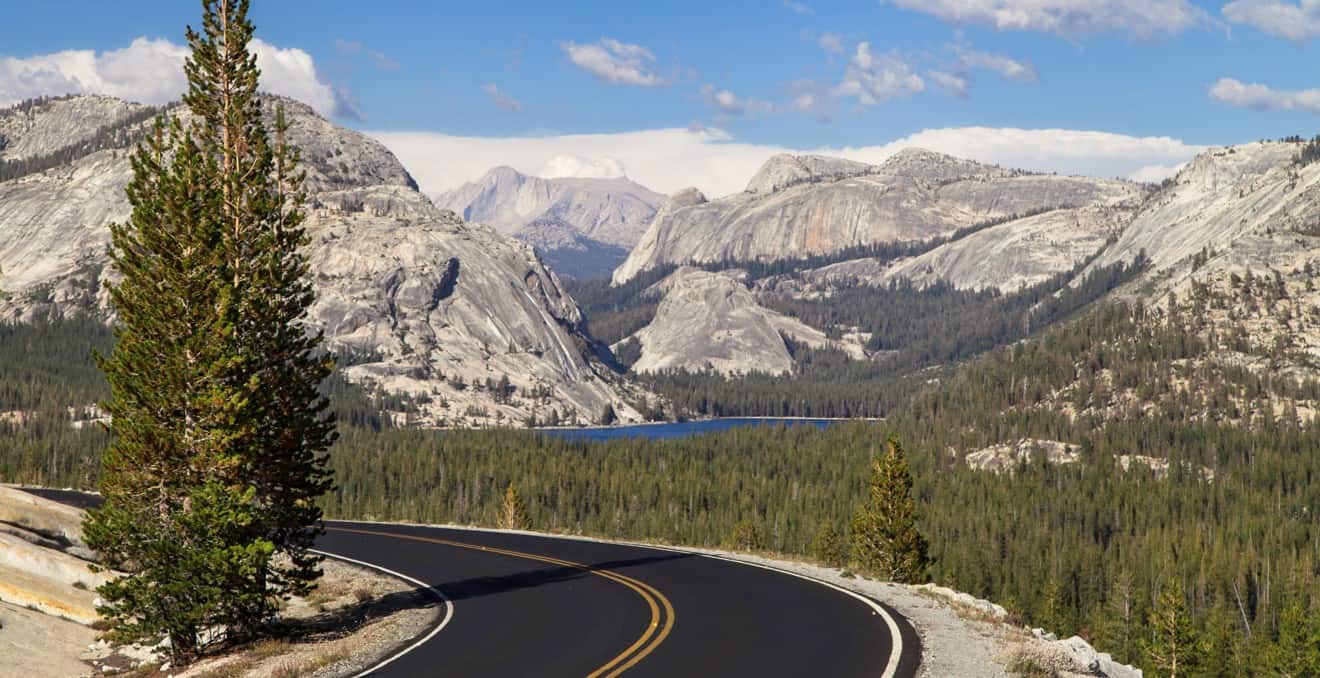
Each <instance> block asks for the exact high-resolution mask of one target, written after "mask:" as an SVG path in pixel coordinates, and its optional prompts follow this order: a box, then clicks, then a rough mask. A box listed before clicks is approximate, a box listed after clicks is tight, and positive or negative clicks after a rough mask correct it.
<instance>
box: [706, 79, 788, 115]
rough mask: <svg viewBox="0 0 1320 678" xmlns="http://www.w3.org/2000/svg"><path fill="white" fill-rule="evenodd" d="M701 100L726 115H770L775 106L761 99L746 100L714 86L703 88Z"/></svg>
mask: <svg viewBox="0 0 1320 678" xmlns="http://www.w3.org/2000/svg"><path fill="white" fill-rule="evenodd" d="M701 99H702V101H705V102H706V105H707V106H709V107H711V108H713V109H715V110H717V111H719V112H720V113H723V114H725V115H738V116H741V115H748V114H756V113H769V112H771V111H773V110H774V108H775V107H774V105H773V104H771V103H770V102H768V101H761V100H760V99H744V98H742V97H739V96H738V95H736V94H734V93H733V92H730V91H729V90H727V89H717V88H716V87H715V86H714V85H703V86H702V87H701Z"/></svg>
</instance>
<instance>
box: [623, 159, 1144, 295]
mask: <svg viewBox="0 0 1320 678" xmlns="http://www.w3.org/2000/svg"><path fill="white" fill-rule="evenodd" d="M1139 192H1140V189H1139V188H1138V187H1137V186H1135V185H1134V184H1131V183H1129V182H1124V181H1117V180H1105V179H1092V178H1086V177H1065V176H1056V175H1047V174H1032V173H1028V172H1024V171H1021V170H1008V169H1003V168H1000V167H994V166H990V165H983V164H980V163H976V162H972V161H969V160H962V159H959V158H954V157H952V156H948V155H943V154H939V153H932V152H930V151H924V150H920V149H909V150H906V151H902V152H900V153H897V154H895V155H894V156H892V157H890V158H889V159H888V160H886V161H885V162H884V163H882V164H880V165H866V164H863V163H857V162H852V161H846V160H840V159H836V158H825V157H820V156H792V155H778V156H775V157H773V158H771V159H770V160H768V161H767V162H766V163H765V165H764V166H762V167H761V169H760V170H759V171H757V173H756V175H755V176H754V177H753V178H752V180H751V181H750V182H749V183H748V185H747V188H746V190H744V191H743V192H741V193H736V194H734V195H730V196H727V197H724V198H720V199H718V200H714V201H706V200H704V199H701V200H695V199H691V198H695V197H696V196H695V195H693V193H691V192H689V193H688V194H687V195H688V197H689V200H687V201H685V202H683V203H680V204H676V205H674V206H673V207H672V208H670V209H662V210H661V212H660V213H659V214H657V216H656V218H655V219H654V220H653V221H652V222H651V226H650V228H649V229H647V232H646V234H645V235H644V236H643V237H642V239H641V241H640V242H639V243H638V244H637V246H636V247H635V248H634V249H633V251H632V253H631V254H630V255H629V257H628V259H627V261H625V262H624V263H623V264H622V265H621V266H619V268H618V269H616V270H615V272H614V275H613V281H614V283H615V284H622V283H624V282H626V281H628V280H629V279H631V278H633V277H634V276H636V275H637V274H638V273H641V272H642V271H646V270H649V269H653V268H657V267H659V266H663V265H666V264H687V263H711V262H719V261H729V262H742V261H764V260H769V259H782V258H792V257H805V256H809V255H815V254H826V253H830V252H835V251H838V250H842V249H844V248H848V247H856V246H863V245H872V244H877V243H885V242H895V241H921V240H930V239H933V238H937V237H943V236H949V235H952V234H953V233H955V232H956V231H957V230H958V229H964V228H969V227H972V226H975V225H977V224H981V223H984V222H987V221H990V220H1005V219H1008V218H1009V217H1012V216H1014V215H1025V214H1035V213H1039V212H1042V211H1045V210H1053V209H1060V208H1078V207H1084V206H1091V205H1116V204H1119V203H1123V202H1128V201H1131V200H1132V199H1133V198H1134V197H1136V196H1137V195H1138V194H1139ZM1079 216H1080V215H1079ZM1085 230H1095V229H1091V228H1087V229H1085Z"/></svg>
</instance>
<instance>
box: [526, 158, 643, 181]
mask: <svg viewBox="0 0 1320 678" xmlns="http://www.w3.org/2000/svg"><path fill="white" fill-rule="evenodd" d="M627 175H628V173H627V172H626V171H624V168H623V163H622V162H620V161H619V159H618V158H609V157H605V158H593V159H587V158H583V157H581V156H576V155H557V156H555V157H553V158H551V159H550V160H549V161H547V162H546V163H545V166H544V167H542V168H541V171H540V172H537V173H536V176H539V177H545V178H547V179H554V178H557V177H574V178H579V179H614V178H617V177H623V176H627Z"/></svg>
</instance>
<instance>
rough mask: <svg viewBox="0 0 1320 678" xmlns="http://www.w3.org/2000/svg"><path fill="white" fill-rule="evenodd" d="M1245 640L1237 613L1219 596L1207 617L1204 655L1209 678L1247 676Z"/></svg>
mask: <svg viewBox="0 0 1320 678" xmlns="http://www.w3.org/2000/svg"><path fill="white" fill-rule="evenodd" d="M1246 650H1247V647H1246V637H1245V635H1244V632H1243V628H1242V622H1241V621H1239V620H1238V617H1237V611H1236V610H1234V609H1233V608H1232V607H1230V605H1229V603H1228V601H1227V600H1226V599H1225V598H1224V597H1223V596H1220V597H1219V599H1218V600H1216V601H1215V604H1214V605H1213V606H1212V607H1211V608H1210V612H1209V613H1208V614H1207V615H1206V620H1205V633H1204V635H1203V636H1202V639H1201V655H1202V657H1203V658H1204V660H1205V662H1204V664H1205V666H1204V669H1203V673H1205V674H1206V675H1209V676H1216V677H1222V678H1235V677H1236V676H1242V675H1246V673H1247V671H1246V667H1247V662H1246V661H1245V660H1246V656H1245V655H1246Z"/></svg>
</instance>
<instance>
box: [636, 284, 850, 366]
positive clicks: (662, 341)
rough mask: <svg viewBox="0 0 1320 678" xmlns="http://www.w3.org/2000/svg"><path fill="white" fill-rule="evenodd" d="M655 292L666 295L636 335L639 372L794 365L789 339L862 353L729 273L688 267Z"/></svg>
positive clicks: (804, 343)
mask: <svg viewBox="0 0 1320 678" xmlns="http://www.w3.org/2000/svg"><path fill="white" fill-rule="evenodd" d="M653 290H654V291H655V292H657V293H659V294H662V295H663V298H662V299H661V301H660V304H659V306H658V308H657V309H656V314H655V318H654V319H653V320H652V321H651V323H650V324H649V325H647V326H646V327H644V328H642V329H641V330H639V331H638V332H637V333H636V334H634V335H633V337H634V338H636V339H637V341H638V342H640V344H641V358H640V359H639V360H638V361H637V362H636V363H634V364H633V366H632V369H633V370H634V371H636V372H660V371H664V370H672V369H683V370H688V371H702V370H707V369H709V370H714V371H715V372H719V373H721V374H746V373H749V372H766V373H771V374H784V373H787V372H791V371H792V369H793V355H792V353H791V352H790V351H789V346H788V344H787V343H786V340H787V341H792V342H796V343H800V344H803V345H806V346H811V347H813V348H821V347H826V346H829V347H833V348H840V349H842V350H848V351H850V352H852V353H854V354H855V355H854V357H859V358H860V357H862V355H861V349H860V347H858V346H844V345H843V344H842V343H841V342H837V341H834V340H831V339H829V338H827V337H826V336H825V333H824V332H821V331H820V330H817V329H815V328H813V327H810V326H808V325H805V324H803V323H802V322H800V321H798V320H795V319H793V318H790V317H788V316H785V315H781V314H779V313H776V312H774V311H771V310H769V309H767V308H764V307H762V306H761V305H759V304H758V303H757V301H756V296H755V295H754V294H753V293H752V291H751V290H749V289H748V288H747V286H746V285H745V284H743V282H742V281H740V280H739V279H738V278H737V276H736V274H733V273H730V272H718V273H717V272H711V271H704V270H701V269H698V268H693V267H690V266H685V267H683V268H680V269H678V270H677V271H675V272H674V273H673V274H671V275H670V276H668V277H666V278H665V279H664V280H662V281H660V282H659V283H656V285H655V286H654V287H653Z"/></svg>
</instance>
